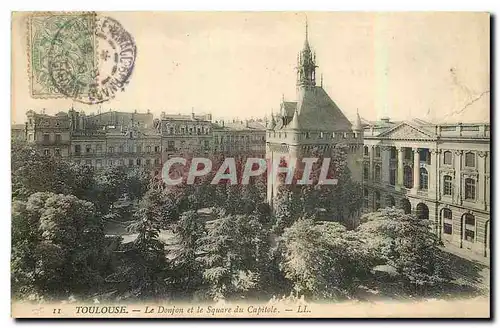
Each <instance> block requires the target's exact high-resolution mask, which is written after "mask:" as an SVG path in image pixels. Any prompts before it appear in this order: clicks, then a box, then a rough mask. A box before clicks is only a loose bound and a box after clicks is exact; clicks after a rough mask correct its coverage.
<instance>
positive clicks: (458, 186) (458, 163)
mask: <svg viewBox="0 0 500 328" xmlns="http://www.w3.org/2000/svg"><path fill="white" fill-rule="evenodd" d="M462 154H463V150H455V152H454V153H453V155H454V158H453V164H454V166H455V174H454V175H453V182H454V183H455V192H454V193H453V196H454V197H453V198H454V199H453V201H454V203H455V204H460V205H462V183H463V181H462Z"/></svg>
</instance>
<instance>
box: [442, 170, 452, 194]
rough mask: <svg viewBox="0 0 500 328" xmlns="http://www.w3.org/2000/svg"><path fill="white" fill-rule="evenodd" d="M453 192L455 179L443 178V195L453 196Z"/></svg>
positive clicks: (446, 176)
mask: <svg viewBox="0 0 500 328" xmlns="http://www.w3.org/2000/svg"><path fill="white" fill-rule="evenodd" d="M452 190H453V178H452V177H451V176H450V175H445V176H444V177H443V195H447V196H451V192H452Z"/></svg>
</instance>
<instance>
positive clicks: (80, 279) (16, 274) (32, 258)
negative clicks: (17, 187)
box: [12, 192, 106, 298]
mask: <svg viewBox="0 0 500 328" xmlns="http://www.w3.org/2000/svg"><path fill="white" fill-rule="evenodd" d="M104 246H105V238H104V232H103V227H102V225H101V223H100V220H99V219H98V218H97V217H96V215H95V209H94V206H93V205H92V204H91V203H90V202H87V201H83V200H80V199H78V198H76V197H75V196H71V195H56V194H54V193H49V192H43V193H42V192H39V193H35V194H33V195H31V196H29V197H28V199H27V200H26V201H15V202H14V204H13V213H12V286H13V292H14V294H17V295H23V296H26V295H27V294H35V295H44V296H47V297H49V298H55V297H67V296H68V295H69V294H70V293H71V294H77V295H88V294H89V293H90V292H91V291H93V290H94V291H95V290H96V289H98V288H99V286H101V285H102V282H103V279H102V275H103V274H104V272H103V266H104V264H105V263H106V259H105V258H104Z"/></svg>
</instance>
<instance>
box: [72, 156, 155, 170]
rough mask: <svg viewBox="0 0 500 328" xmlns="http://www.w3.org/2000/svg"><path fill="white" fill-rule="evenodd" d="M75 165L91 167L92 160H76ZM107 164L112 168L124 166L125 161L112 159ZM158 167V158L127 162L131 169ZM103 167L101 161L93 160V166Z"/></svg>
mask: <svg viewBox="0 0 500 328" xmlns="http://www.w3.org/2000/svg"><path fill="white" fill-rule="evenodd" d="M75 163H76V164H85V165H88V166H92V160H90V159H88V160H85V161H79V160H76V161H75ZM107 164H108V166H113V165H117V166H124V165H125V160H123V159H119V160H112V159H109V160H108V161H107ZM153 164H154V165H160V159H159V158H155V159H154V160H151V159H146V160H143V159H142V158H137V159H135V160H134V159H129V160H128V166H129V167H131V166H142V165H145V166H152V165H153ZM102 165H103V161H102V160H101V159H96V160H95V166H96V167H97V168H100V167H102Z"/></svg>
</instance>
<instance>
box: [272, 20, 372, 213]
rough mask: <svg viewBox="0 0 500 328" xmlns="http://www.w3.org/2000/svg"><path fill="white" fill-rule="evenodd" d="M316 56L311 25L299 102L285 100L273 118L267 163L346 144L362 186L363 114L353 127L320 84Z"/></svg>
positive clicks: (300, 61)
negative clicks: (317, 78) (310, 42)
mask: <svg viewBox="0 0 500 328" xmlns="http://www.w3.org/2000/svg"><path fill="white" fill-rule="evenodd" d="M316 68H318V66H317V65H316V53H315V52H313V51H312V50H311V47H310V45H309V37H308V25H307V22H306V33H305V40H304V47H303V49H302V50H301V51H300V52H299V54H298V56H297V67H296V70H297V91H296V101H286V100H285V99H284V97H283V99H282V101H281V105H280V110H279V113H278V114H277V115H276V116H275V115H274V114H273V115H272V116H271V119H270V121H269V122H268V125H267V130H266V160H267V161H268V163H270V162H271V163H279V162H280V160H281V159H282V158H284V157H285V158H289V159H291V160H294V159H300V158H303V157H307V156H308V154H310V153H311V152H312V151H315V152H316V153H317V152H318V151H320V152H321V151H323V152H327V151H329V150H330V149H331V147H335V146H336V145H338V144H344V145H346V147H345V149H346V150H347V161H348V166H349V169H350V171H351V174H352V178H353V179H354V180H355V181H358V182H360V183H362V160H363V127H362V124H361V120H360V117H359V114H357V117H356V122H355V124H354V125H353V124H352V123H351V122H350V121H349V120H348V119H347V117H346V116H345V115H344V113H342V110H341V109H340V108H339V107H338V106H337V104H336V103H335V102H334V101H333V100H332V99H331V98H330V96H328V94H327V93H326V91H325V90H324V89H323V86H322V82H321V85H319V86H318V85H316ZM278 185H279V183H278V180H277V178H276V176H273V175H271V176H269V178H268V181H267V200H268V202H269V204H272V201H273V198H274V197H275V196H276V194H277V191H278Z"/></svg>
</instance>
